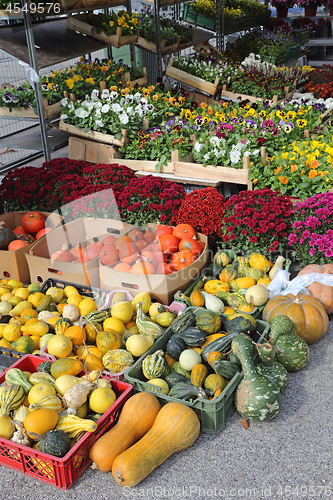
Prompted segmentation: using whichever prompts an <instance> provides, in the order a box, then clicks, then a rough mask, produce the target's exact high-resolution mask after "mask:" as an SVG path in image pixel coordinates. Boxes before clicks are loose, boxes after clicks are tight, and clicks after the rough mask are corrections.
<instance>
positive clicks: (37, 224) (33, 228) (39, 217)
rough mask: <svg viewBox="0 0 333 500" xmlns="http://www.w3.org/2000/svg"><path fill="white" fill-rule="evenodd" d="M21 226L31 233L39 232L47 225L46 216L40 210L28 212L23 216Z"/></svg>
mask: <svg viewBox="0 0 333 500" xmlns="http://www.w3.org/2000/svg"><path fill="white" fill-rule="evenodd" d="M21 226H22V227H23V229H24V230H25V231H26V232H27V233H29V234H35V233H38V231H40V230H41V229H43V228H44V227H45V217H44V215H43V214H42V213H40V212H27V213H26V214H25V215H23V217H22V220H21Z"/></svg>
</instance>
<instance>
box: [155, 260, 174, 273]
mask: <svg viewBox="0 0 333 500" xmlns="http://www.w3.org/2000/svg"><path fill="white" fill-rule="evenodd" d="M173 272H174V269H173V267H172V266H171V265H170V264H167V263H165V262H161V264H159V265H158V266H157V267H156V270H155V274H171V273H173Z"/></svg>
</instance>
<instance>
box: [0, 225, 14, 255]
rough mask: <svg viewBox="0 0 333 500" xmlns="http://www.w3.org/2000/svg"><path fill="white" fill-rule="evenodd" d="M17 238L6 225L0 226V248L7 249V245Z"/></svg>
mask: <svg viewBox="0 0 333 500" xmlns="http://www.w3.org/2000/svg"><path fill="white" fill-rule="evenodd" d="M16 239H17V236H16V234H15V233H14V231H12V230H11V229H9V228H7V227H2V228H1V229H0V250H7V248H8V245H9V244H10V243H11V242H12V241H14V240H16Z"/></svg>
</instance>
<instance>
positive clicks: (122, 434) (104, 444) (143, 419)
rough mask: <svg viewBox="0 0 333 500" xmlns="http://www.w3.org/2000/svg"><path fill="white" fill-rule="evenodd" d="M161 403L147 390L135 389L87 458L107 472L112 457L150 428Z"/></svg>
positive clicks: (110, 466)
mask: <svg viewBox="0 0 333 500" xmlns="http://www.w3.org/2000/svg"><path fill="white" fill-rule="evenodd" d="M160 408H161V405H160V403H159V401H158V399H157V398H156V397H155V396H154V395H153V394H151V393H148V392H139V393H137V394H134V396H131V397H130V398H129V399H128V400H127V401H126V402H125V404H124V406H123V409H122V411H121V413H120V415H119V419H118V422H117V423H116V425H115V426H114V427H113V428H112V429H111V430H109V431H108V432H106V433H105V434H104V435H103V436H102V437H100V438H99V439H98V440H97V441H96V442H95V443H94V444H93V446H92V447H91V449H90V460H91V461H92V462H93V464H94V465H95V466H97V467H98V469H99V470H100V471H101V472H109V471H110V470H111V468H112V464H113V461H114V459H115V458H116V457H117V456H118V455H120V453H122V452H123V451H125V450H127V449H128V448H129V447H130V446H132V444H134V443H135V442H136V441H138V440H139V439H141V438H142V436H144V435H145V434H146V433H147V432H148V431H149V429H150V428H151V427H152V425H153V423H154V421H155V418H156V416H157V414H158V412H159V411H160Z"/></svg>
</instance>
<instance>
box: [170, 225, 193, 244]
mask: <svg viewBox="0 0 333 500" xmlns="http://www.w3.org/2000/svg"><path fill="white" fill-rule="evenodd" d="M173 234H174V235H175V236H177V238H179V239H180V240H184V239H187V240H191V239H193V238H195V229H194V228H193V227H192V226H190V224H178V225H177V226H176V227H175V228H174V230H173Z"/></svg>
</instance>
